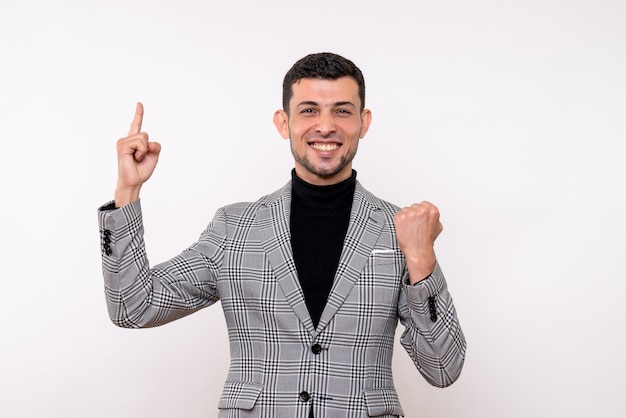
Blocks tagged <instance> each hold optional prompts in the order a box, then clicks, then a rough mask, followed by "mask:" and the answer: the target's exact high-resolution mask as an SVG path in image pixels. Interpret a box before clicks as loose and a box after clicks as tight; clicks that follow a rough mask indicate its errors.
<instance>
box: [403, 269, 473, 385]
mask: <svg viewBox="0 0 626 418" xmlns="http://www.w3.org/2000/svg"><path fill="white" fill-rule="evenodd" d="M403 283H404V284H403V291H402V292H401V294H400V303H399V305H398V309H399V313H400V321H401V323H402V324H403V325H404V326H405V331H404V332H403V334H402V336H401V338H400V342H401V344H402V345H403V346H404V348H405V349H406V351H407V352H408V353H409V356H410V357H411V359H412V360H413V363H415V366H416V367H417V369H418V370H419V372H420V373H421V374H422V376H424V378H425V379H426V380H427V381H428V382H429V383H430V384H432V385H433V386H437V387H446V386H449V385H451V384H452V383H454V382H455V381H456V380H457V379H458V377H459V376H460V374H461V370H462V368H463V363H464V360H465V349H466V342H465V337H464V335H463V331H462V330H461V326H460V325H459V321H458V318H457V315H456V310H455V308H454V304H453V302H452V297H451V296H450V293H449V292H448V288H447V285H446V280H445V278H444V276H443V273H442V271H441V268H440V266H439V264H437V265H436V267H435V271H434V272H433V273H432V274H431V275H430V276H429V277H428V278H426V279H424V280H422V281H420V282H418V283H416V284H415V285H413V286H411V285H410V284H408V277H405V278H404V280H403Z"/></svg>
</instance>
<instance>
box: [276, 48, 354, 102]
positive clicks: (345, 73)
mask: <svg viewBox="0 0 626 418" xmlns="http://www.w3.org/2000/svg"><path fill="white" fill-rule="evenodd" d="M341 77H352V78H353V79H354V81H356V83H357V85H358V86H359V98H360V99H361V111H363V109H364V108H365V79H364V78H363V73H361V70H359V67H357V66H356V65H354V63H353V62H352V61H350V60H349V59H346V58H344V57H342V56H341V55H337V54H333V53H331V52H320V53H317V54H310V55H307V56H306V57H304V58H302V59H300V60H298V61H297V62H296V63H295V64H294V65H293V67H291V69H290V70H289V71H287V74H286V75H285V79H284V80H283V110H284V111H285V112H287V113H289V100H291V97H292V96H293V85H294V84H295V83H297V82H298V81H300V80H302V79H303V78H319V79H323V80H337V79H338V78H341Z"/></svg>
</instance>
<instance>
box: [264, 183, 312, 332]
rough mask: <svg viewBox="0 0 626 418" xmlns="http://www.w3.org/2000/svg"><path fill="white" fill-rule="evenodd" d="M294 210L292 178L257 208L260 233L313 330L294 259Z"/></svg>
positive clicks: (276, 270)
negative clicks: (292, 216) (292, 221)
mask: <svg viewBox="0 0 626 418" xmlns="http://www.w3.org/2000/svg"><path fill="white" fill-rule="evenodd" d="M290 213H291V182H289V183H287V185H285V186H284V187H283V188H282V189H280V190H278V191H277V192H276V193H274V194H273V195H271V196H269V197H268V199H267V201H266V203H265V205H264V206H263V207H262V208H261V209H259V210H258V211H257V215H256V217H257V223H258V228H259V237H260V239H261V242H262V245H263V247H264V249H265V253H266V254H267V258H268V260H269V263H270V265H271V267H272V270H273V272H274V275H275V276H276V280H277V282H278V286H279V287H280V288H281V290H282V291H283V293H284V295H285V298H286V299H287V302H288V303H289V305H291V308H292V309H293V311H294V313H295V314H296V316H297V317H298V318H299V319H300V321H301V322H302V324H303V325H304V327H305V328H306V329H307V331H308V332H309V333H311V334H313V332H314V331H315V329H314V327H313V321H312V320H311V316H310V315H309V311H308V309H307V307H306V304H305V302H304V294H303V293H302V288H301V287H300V282H299V280H298V274H297V272H296V264H295V262H294V259H293V250H292V248H291V233H290V229H289V217H290Z"/></svg>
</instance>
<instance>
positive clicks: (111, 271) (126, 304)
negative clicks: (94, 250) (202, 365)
mask: <svg viewBox="0 0 626 418" xmlns="http://www.w3.org/2000/svg"><path fill="white" fill-rule="evenodd" d="M111 207H112V205H111V204H109V205H105V206H103V207H101V208H100V209H99V210H98V220H99V225H100V239H101V250H102V270H103V275H104V288H105V296H106V302H107V308H108V311H109V317H110V318H111V321H112V322H113V323H114V324H115V325H117V326H120V327H124V328H145V327H154V326H158V325H162V324H165V323H168V322H171V321H173V320H175V319H178V318H181V317H183V316H186V315H188V314H190V313H193V312H195V311H197V310H199V309H202V308H204V307H206V306H209V305H211V304H213V303H215V302H216V301H217V300H218V299H219V295H218V292H217V286H216V278H217V275H218V273H219V269H220V264H221V260H222V257H223V252H222V250H223V243H224V233H223V232H224V230H225V223H224V221H223V216H222V215H223V213H222V212H221V211H218V213H217V214H216V216H215V219H214V220H213V221H212V222H211V224H210V225H209V227H208V228H207V229H206V230H205V231H204V233H203V234H202V235H201V237H200V239H199V241H198V242H197V243H196V244H194V245H193V246H192V247H190V248H189V249H187V250H185V251H183V252H182V253H181V254H180V255H178V256H176V257H174V258H172V259H171V260H169V261H167V262H165V263H162V264H159V265H156V266H155V267H153V268H150V265H149V262H148V257H147V255H146V249H145V244H144V239H143V232H144V230H143V221H142V215H141V205H140V202H139V201H136V202H134V203H131V204H129V205H127V206H124V207H122V208H119V209H111Z"/></svg>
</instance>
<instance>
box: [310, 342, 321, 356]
mask: <svg viewBox="0 0 626 418" xmlns="http://www.w3.org/2000/svg"><path fill="white" fill-rule="evenodd" d="M311 351H312V352H313V354H319V353H321V352H322V346H321V345H319V344H313V346H312V347H311Z"/></svg>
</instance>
